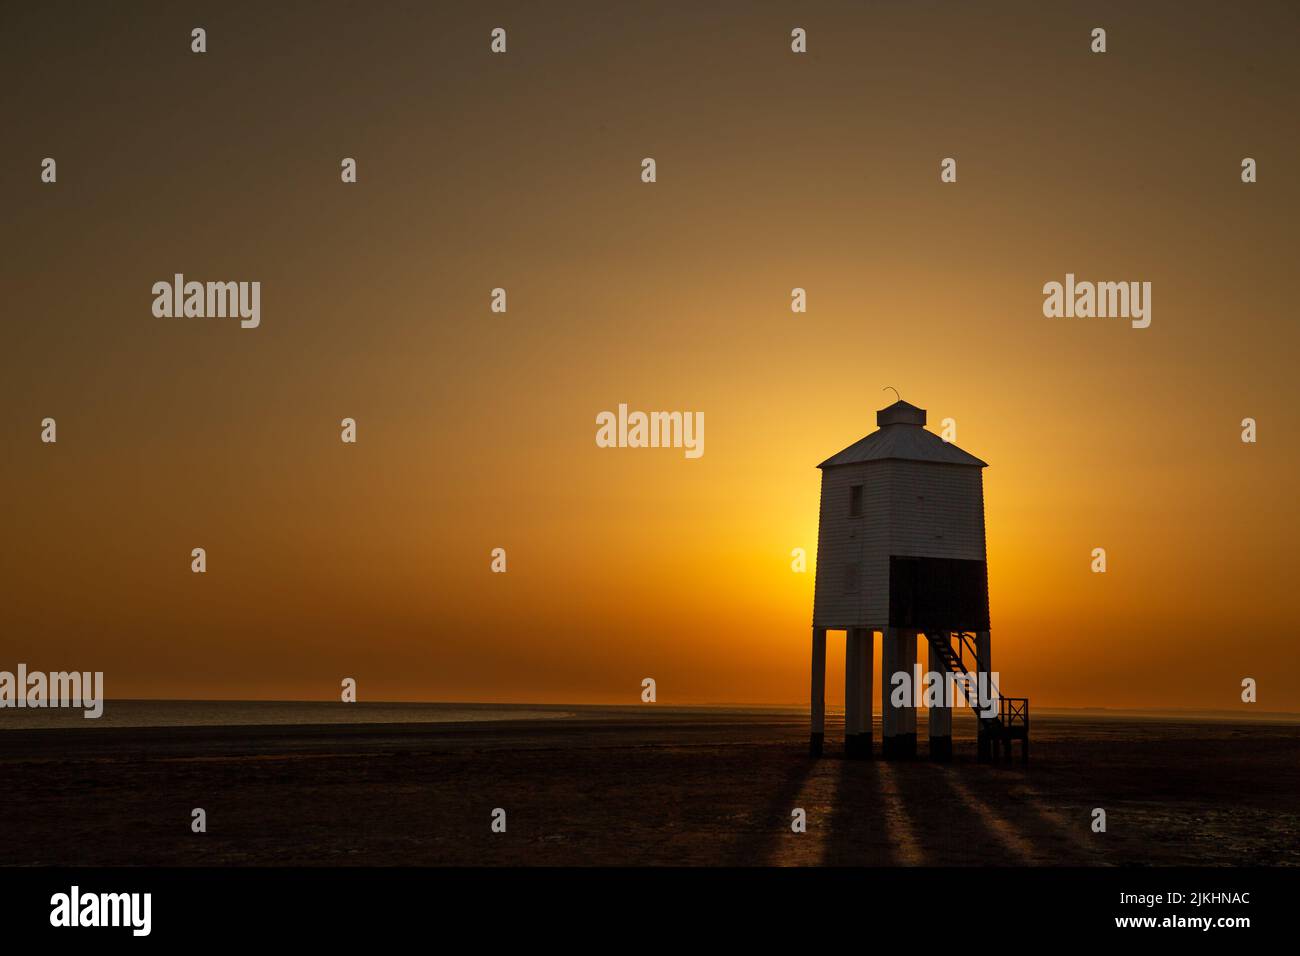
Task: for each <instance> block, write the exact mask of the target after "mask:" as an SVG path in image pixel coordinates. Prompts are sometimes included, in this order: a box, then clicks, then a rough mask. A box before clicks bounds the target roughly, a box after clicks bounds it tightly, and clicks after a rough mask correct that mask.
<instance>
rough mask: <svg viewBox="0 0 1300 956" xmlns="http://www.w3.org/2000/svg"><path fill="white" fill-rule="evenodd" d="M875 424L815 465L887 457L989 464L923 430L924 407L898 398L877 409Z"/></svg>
mask: <svg viewBox="0 0 1300 956" xmlns="http://www.w3.org/2000/svg"><path fill="white" fill-rule="evenodd" d="M876 424H877V425H879V426H880V427H879V428H877V429H876V430H875V431H874V432H872V433H871V434H870V435H868V436H867V437H866V438H863V439H862V440H861V441H856V442H854V443H853V444H852V445H850V446H849V447H848V448H846V449H844V450H843V451H842V452H840V453H839V454H838V455H832V456H831V457H830V458H827V459H826V460H825V461H824V462H822V463H821V464H820V465H818V466H817V467H818V468H829V467H831V466H833V465H856V464H858V463H859V462H863V461H880V460H883V459H886V458H901V459H905V460H907V461H937V462H944V463H946V464H950V465H975V466H976V467H978V468H987V467H988V463H987V462H983V461H980V460H979V459H978V458H976V457H975V456H974V455H971V454H969V453H967V452H964V451H962V450H961V449H960V448H958V447H957V446H956V445H954V444H953V443H952V442H946V441H944V440H943V439H942V438H940V437H939V436H938V435H936V434H935V433H934V432H929V431H926V430H925V409H924V408H917V407H916V406H915V405H909V404H908V403H907V402H904V401H902V400H899V401H897V402H894V404H892V405H890V406H889V407H888V408H882V409H881V410H880V411H878V412H876Z"/></svg>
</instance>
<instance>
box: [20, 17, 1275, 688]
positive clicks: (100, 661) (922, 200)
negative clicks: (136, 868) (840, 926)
mask: <svg viewBox="0 0 1300 956" xmlns="http://www.w3.org/2000/svg"><path fill="white" fill-rule="evenodd" d="M1127 7H1128V5H1124V4H1113V5H1106V4H1101V5H1097V4H1090V5H1088V6H1087V8H1086V12H1083V11H1084V8H1083V7H1081V6H1080V7H1078V8H1061V9H1054V10H1053V11H1052V12H1050V14H1048V13H1044V11H1043V10H1042V8H1041V7H1040V6H1038V5H1030V4H1025V5H1016V4H1007V5H999V6H998V7H997V8H996V9H995V10H991V11H979V12H976V11H974V10H973V9H972V8H971V7H969V6H968V5H952V6H945V5H940V4H928V5H923V6H922V5H908V6H902V5H900V6H899V7H897V8H891V9H867V8H863V7H861V6H859V5H856V4H823V5H817V6H814V7H813V8H812V9H811V10H810V11H809V12H807V13H795V12H792V11H791V10H790V9H788V8H787V6H786V5H783V4H776V3H769V4H756V5H754V6H753V8H752V10H751V8H750V7H749V6H746V8H745V9H746V10H747V11H751V12H747V13H746V15H745V16H744V17H740V16H738V15H734V14H726V15H724V14H723V13H721V12H719V13H709V12H706V11H701V10H698V9H695V8H694V6H693V5H691V6H683V7H682V8H681V10H680V11H676V10H675V9H674V8H672V7H666V8H655V9H643V10H639V11H634V10H627V9H620V10H618V11H617V12H615V11H613V10H610V9H607V8H604V7H602V6H599V5H581V4H575V5H573V6H572V7H569V8H566V9H565V10H563V11H543V10H539V9H537V8H536V7H535V5H531V4H507V5H504V6H498V7H496V8H494V9H493V10H492V11H488V12H481V13H479V12H464V11H462V12H461V13H459V14H454V15H453V14H447V13H445V12H444V13H443V14H440V15H435V13H434V12H431V11H430V10H426V9H423V8H422V7H418V6H415V5H412V6H410V7H403V8H394V10H392V11H389V12H388V13H386V14H385V15H384V17H383V19H372V17H371V16H369V15H367V14H366V13H365V10H366V9H367V8H365V7H363V6H351V5H349V6H343V5H333V4H319V5H312V6H311V7H309V8H303V11H304V12H299V13H293V12H289V11H285V10H280V11H264V10H260V9H259V8H258V7H257V6H256V5H246V6H238V5H236V6H233V7H231V8H230V9H226V8H225V7H223V8H222V11H221V12H217V13H214V12H212V11H210V10H207V9H204V8H200V9H201V10H202V12H201V13H200V12H191V11H187V10H186V9H185V8H184V6H183V5H182V6H179V7H178V6H176V5H171V4H166V5H162V4H159V5H158V6H157V10H156V11H155V12H154V13H153V14H152V15H141V17H140V18H139V19H132V20H131V21H130V22H127V21H125V20H121V19H119V18H118V17H115V16H114V14H113V12H112V11H111V10H108V9H103V10H97V9H91V10H89V11H87V12H82V13H79V14H75V15H71V14H68V13H66V11H65V12H63V13H60V12H59V11H57V10H56V11H55V12H53V13H46V14H42V13H39V12H37V13H33V12H25V13H24V14H22V15H21V17H22V18H25V19H22V20H21V22H20V23H18V24H17V25H16V27H15V29H14V30H7V31H6V32H5V36H4V37H3V39H0V46H2V49H0V53H3V55H4V58H5V59H6V61H10V62H16V63H17V65H18V66H19V70H18V73H17V75H18V76H20V78H21V79H20V86H19V97H18V103H17V108H16V115H15V116H14V118H13V119H12V120H11V121H10V122H9V124H8V126H9V128H10V130H11V136H10V137H8V142H9V146H8V148H7V149H6V150H4V152H3V156H2V157H0V189H2V190H3V195H4V199H5V209H6V220H7V222H6V225H7V228H6V230H5V260H6V264H7V265H6V270H5V271H6V282H5V288H6V298H7V303H6V309H5V313H6V315H5V320H4V331H3V335H4V349H3V358H0V363H2V364H3V370H4V375H3V377H2V380H0V399H3V403H2V404H0V429H2V430H0V449H2V451H0V455H2V456H3V466H2V467H0V481H3V483H4V491H5V494H4V500H5V502H6V506H5V510H6V512H8V517H9V519H10V520H9V522H7V524H8V526H9V529H10V530H9V531H7V532H6V533H5V534H4V535H3V536H2V537H0V581H2V582H3V588H4V590H5V595H4V601H3V611H2V612H0V613H2V614H3V618H2V619H0V620H2V621H3V623H2V624H0V669H12V667H13V666H15V665H16V664H17V663H18V662H19V661H23V662H26V663H28V664H29V666H31V667H32V668H34V669H39V668H43V669H48V670H58V669H74V668H75V669H80V670H103V671H104V672H105V681H106V686H107V689H108V693H109V695H110V696H114V697H125V696H148V697H238V698H245V697H303V698H332V697H334V696H336V694H337V688H338V684H339V681H340V680H341V679H342V678H343V677H345V676H351V677H355V678H356V679H357V680H358V683H359V691H360V696H361V699H363V700H366V699H370V700H378V699H429V700H444V699H448V700H501V701H544V702H628V703H633V702H636V701H637V700H638V699H639V691H640V682H641V679H642V678H643V677H654V678H655V679H656V681H657V683H658V692H659V700H660V702H661V703H665V704H671V703H702V702H725V703H759V702H767V703H777V702H780V703H797V702H800V701H806V700H807V694H808V691H807V683H808V680H807V671H808V642H809V640H808V639H809V621H810V616H811V605H812V584H813V573H812V571H813V569H812V567H810V568H809V571H808V573H807V574H802V575H800V574H794V573H792V572H791V570H790V551H791V549H792V548H795V547H803V548H806V549H808V551H809V553H810V555H811V554H813V553H815V547H816V529H817V496H818V481H819V473H818V472H817V471H816V468H815V465H816V463H817V462H819V461H821V460H823V459H824V458H826V457H828V456H829V455H831V454H833V453H834V452H836V451H839V450H840V449H841V448H843V447H844V446H846V445H848V444H850V443H851V442H853V441H855V440H857V439H858V438H860V437H862V436H863V435H864V434H866V433H867V432H868V431H870V430H871V429H872V428H874V412H875V409H877V408H879V407H881V406H883V405H885V404H887V403H888V402H890V401H892V400H893V397H892V393H885V392H883V391H882V386H884V385H893V386H897V387H898V388H899V389H900V390H901V392H902V395H903V397H904V398H906V399H907V400H909V401H911V402H913V403H914V404H917V405H920V406H923V407H925V408H927V409H928V410H929V414H930V421H931V423H932V424H934V423H937V422H939V421H940V420H941V419H943V418H946V417H952V418H954V419H956V421H957V425H958V435H957V441H958V444H960V445H961V446H962V447H963V448H965V449H966V450H968V451H970V452H971V453H973V454H975V455H978V456H979V457H981V458H983V459H984V460H986V461H988V462H989V463H990V467H989V468H988V469H987V470H986V472H985V487H986V513H987V520H988V540H989V563H990V566H989V575H990V597H991V612H992V617H993V635H994V637H993V641H994V645H993V646H994V663H995V666H996V668H997V669H998V670H999V671H1001V673H1002V675H1003V677H1002V683H1003V687H1004V689H1005V690H1006V691H1007V692H1008V693H1013V694H1016V695H1027V696H1029V697H1030V698H1031V699H1032V700H1033V702H1034V704H1035V705H1037V706H1115V707H1120V706H1126V707H1163V706H1172V707H1196V708H1232V707H1239V706H1241V705H1240V703H1239V699H1238V695H1239V692H1240V690H1239V689H1240V681H1241V679H1242V678H1243V677H1247V676H1249V677H1254V678H1256V679H1257V680H1258V682H1259V688H1260V690H1259V704H1258V705H1257V706H1259V707H1260V709H1267V710H1297V709H1300V686H1297V685H1296V684H1295V682H1294V681H1292V680H1291V679H1290V675H1289V673H1288V669H1289V665H1290V664H1291V662H1292V661H1293V660H1294V656H1295V655H1294V653H1293V651H1292V648H1293V647H1294V638H1293V637H1292V636H1291V635H1290V633H1289V624H1288V622H1287V616H1286V615H1287V611H1288V610H1289V608H1290V606H1291V603H1292V600H1291V598H1292V592H1293V591H1294V584H1293V583H1292V582H1291V580H1290V577H1291V574H1292V572H1293V570H1294V568H1295V564H1296V562H1295V556H1294V555H1295V544H1294V542H1295V541H1296V539H1297V534H1298V533H1300V519H1298V518H1297V514H1298V512H1297V509H1296V507H1295V505H1294V495H1295V492H1294V488H1295V476H1296V473H1297V464H1298V463H1300V462H1298V460H1297V452H1296V451H1295V448H1296V441H1295V438H1294V434H1293V433H1294V425H1293V420H1294V417H1295V410H1296V408H1297V407H1300V394H1297V393H1298V392H1300V385H1297V382H1296V378H1295V376H1294V371H1293V365H1294V360H1295V355H1296V351H1297V346H1300V334H1298V333H1297V330H1296V326H1295V317H1294V296H1293V294H1292V291H1291V288H1290V286H1289V282H1290V276H1291V274H1292V273H1293V272H1294V260H1295V222H1296V214H1297V199H1298V198H1300V194H1298V187H1297V185H1296V180H1295V177H1294V176H1292V175H1291V174H1290V170H1289V165H1290V164H1291V161H1292V160H1293V158H1294V156H1295V155H1296V147H1297V135H1296V132H1295V123H1294V116H1295V107H1296V105H1297V104H1296V98H1295V90H1296V89H1297V88H1300V85H1298V84H1297V80H1298V79H1300V77H1298V76H1297V73H1298V72H1300V67H1298V66H1297V64H1296V61H1295V59H1294V56H1293V55H1292V51H1291V39H1292V37H1293V35H1294V29H1293V28H1294V25H1295V16H1294V14H1288V13H1287V12H1286V8H1285V7H1283V6H1281V5H1276V6H1273V5H1267V4H1265V5H1261V6H1260V7H1259V9H1258V11H1257V12H1256V13H1255V14H1254V15H1252V17H1250V18H1245V19H1243V18H1242V17H1241V15H1240V14H1239V13H1237V12H1234V11H1233V10H1231V9H1229V8H1226V7H1222V8H1221V7H1218V6H1216V5H1210V4H1191V5H1188V4H1150V5H1143V9H1142V11H1132V10H1129V9H1128V8H1127ZM306 11H310V12H306ZM1072 11H1073V12H1072ZM1045 17H1050V19H1045ZM1172 20H1176V21H1177V24H1178V29H1177V30H1173V29H1171V28H1170V26H1169V24H1170V22H1171V21H1172ZM1094 21H1095V22H1094ZM199 24H202V25H206V27H207V29H208V32H209V53H207V54H205V55H203V56H196V55H193V54H191V53H190V52H189V39H188V38H189V30H190V28H191V27H192V26H194V25H199ZM498 25H504V26H506V27H507V29H508V30H509V38H510V39H509V43H510V45H509V52H508V54H507V55H505V56H504V57H493V56H491V55H490V54H489V53H488V52H487V37H488V31H489V30H490V29H491V28H492V27H493V26H498ZM795 25H801V26H804V27H805V28H806V29H807V30H808V34H809V48H810V52H809V54H808V55H807V56H806V57H798V56H795V55H793V54H791V53H790V52H789V47H788V35H789V30H790V28H791V27H792V26H795ZM1097 25H1103V26H1106V27H1107V28H1108V30H1109V42H1110V47H1111V50H1110V52H1109V53H1107V54H1105V55H1103V56H1097V55H1093V54H1091V53H1089V52H1088V42H1087V38H1088V33H1089V31H1090V29H1091V28H1092V27H1093V26H1097ZM45 156H53V157H55V158H57V160H58V164H59V166H58V170H59V181H58V183H57V184H55V185H52V186H50V185H42V184H41V183H40V182H39V181H38V173H39V163H40V160H41V158H43V157H45ZM344 156H353V157H356V158H357V160H358V165H359V176H360V181H359V182H358V183H357V184H356V185H351V186H344V185H342V184H341V183H340V182H339V176H338V168H339V161H340V159H341V158H342V157H344ZM644 156H653V157H655V158H656V160H657V162H658V178H659V181H658V182H656V183H655V184H653V185H646V184H643V183H641V182H640V181H639V170H640V160H641V159H642V157H644ZM945 156H953V157H956V158H957V160H958V164H959V167H958V168H959V179H958V182H957V183H956V184H952V185H942V184H940V183H939V179H938V164H939V160H940V159H941V158H943V157H945ZM1243 156H1252V157H1255V158H1256V159H1257V160H1258V161H1259V169H1260V181H1259V182H1258V183H1256V184H1253V185H1249V186H1247V185H1243V184H1242V183H1241V182H1240V181H1239V176H1238V170H1239V164H1240V161H1241V158H1242V157H1243ZM174 272H184V273H185V274H186V275H187V277H189V278H194V279H199V280H208V279H211V280H254V279H256V280H259V281H261V283H262V323H261V327H260V328H258V329H255V330H243V329H240V328H239V327H238V324H237V323H233V322H230V321H225V320H198V319H188V320H187V319H158V318H154V317H153V315H152V314H151V311H150V306H151V302H152V296H151V294H150V288H151V286H152V284H153V283H154V282H155V281H158V280H169V279H170V278H171V276H172V274H173V273H174ZM1066 272H1073V273H1075V274H1076V275H1078V276H1079V277H1080V278H1081V279H1092V280H1116V281H1118V280H1143V281H1150V282H1151V283H1152V285H1153V295H1152V299H1153V303H1152V304H1153V316H1152V324H1151V327H1150V328H1148V329H1144V330H1136V329H1132V328H1130V327H1129V326H1128V324H1127V322H1124V321H1122V320H1113V319H1073V320H1066V319H1055V320H1054V319H1046V318H1044V317H1043V315H1042V310H1041V309H1042V293H1041V289H1042V285H1043V283H1045V282H1048V281H1052V280H1056V281H1060V280H1062V279H1063V278H1064V275H1065V273H1066ZM496 286H504V287H506V288H507V290H508V294H509V312H508V313H507V314H505V315H494V314H492V313H490V312H489V311H488V302H489V291H490V290H491V289H492V288H493V287H496ZM794 286H801V287H804V288H806V289H807V290H808V296H809V310H808V312H807V314H805V315H793V314H792V313H791V312H790V309H789V297H790V290H791V288H792V287H794ZM620 402H626V403H628V404H629V405H630V406H631V407H632V408H634V409H644V410H660V409H665V410H668V409H677V410H691V411H703V412H704V413H705V417H706V421H707V427H706V451H705V454H704V456H703V457H702V458H700V459H698V460H694V461H691V460H687V459H685V458H684V457H683V456H682V453H681V452H680V451H673V450H608V449H599V448H597V447H596V445H595V442H594V436H595V415H596V414H597V413H598V412H600V411H603V410H607V409H616V408H617V406H618V404H619V403H620ZM45 416H53V417H55V418H56V419H57V421H58V429H59V432H58V434H59V441H58V444H57V445H54V446H48V445H43V444H41V443H40V441H39V423H40V421H41V419H42V418H44V417H45ZM345 416H350V417H353V418H355V419H356V420H357V422H358V424H359V436H360V440H359V442H358V444H357V445H355V446H347V445H343V444H342V443H340V441H339V438H338V422H339V420H340V419H341V418H343V417H345ZM1245 416H1253V417H1255V418H1256V419H1257V420H1258V421H1259V436H1260V437H1259V442H1258V443H1257V444H1255V445H1246V444H1243V443H1242V442H1241V441H1240V440H1239V433H1240V425H1239V423H1240V421H1241V419H1242V418H1243V417H1245ZM194 547H204V548H206V549H207V552H208V561H209V571H208V573H207V574H206V575H194V574H191V573H190V570H189V562H190V557H189V554H190V549H191V548H194ZM494 547H504V548H506V549H507V553H508V560H509V571H508V573H506V574H504V575H494V574H491V573H490V572H489V554H490V552H491V550H492V549H493V548H494ZM1094 547H1105V548H1106V549H1107V552H1108V555H1109V565H1110V570H1109V572H1108V573H1107V574H1105V575H1094V574H1092V573H1090V571H1089V561H1090V552H1091V550H1092V549H1093V548H1094ZM831 647H832V652H833V654H834V653H842V645H841V644H840V642H839V639H838V637H837V638H836V640H834V641H832V645H831ZM837 663H838V667H839V668H840V669H842V661H839V662H837ZM835 667H836V664H835V663H833V664H832V670H833V672H834V670H835ZM835 679H836V678H835V677H832V685H831V686H832V688H833V690H832V693H833V694H838V692H839V691H838V689H837V688H836V687H835V683H834V682H835Z"/></svg>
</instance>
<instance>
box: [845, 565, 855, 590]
mask: <svg viewBox="0 0 1300 956" xmlns="http://www.w3.org/2000/svg"><path fill="white" fill-rule="evenodd" d="M857 589H858V566H857V565H856V564H846V565H844V593H845V594H852V593H854V592H856V591H857Z"/></svg>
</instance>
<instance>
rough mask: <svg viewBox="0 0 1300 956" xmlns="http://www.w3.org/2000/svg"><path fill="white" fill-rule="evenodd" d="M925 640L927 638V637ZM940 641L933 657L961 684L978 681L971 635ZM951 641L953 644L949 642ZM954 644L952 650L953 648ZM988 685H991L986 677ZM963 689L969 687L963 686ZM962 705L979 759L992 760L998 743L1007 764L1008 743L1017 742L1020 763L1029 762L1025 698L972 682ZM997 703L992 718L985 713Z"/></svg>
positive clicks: (964, 633) (951, 634)
mask: <svg viewBox="0 0 1300 956" xmlns="http://www.w3.org/2000/svg"><path fill="white" fill-rule="evenodd" d="M927 637H928V635H927ZM944 638H945V639H944V640H935V641H933V642H931V644H930V646H931V647H932V648H933V649H934V652H935V656H936V657H938V658H939V660H940V661H941V662H942V663H943V665H944V667H946V668H947V669H948V670H949V671H951V672H952V673H953V674H956V675H958V676H960V677H961V678H963V680H965V679H966V678H967V676H968V675H972V674H974V675H976V677H978V671H979V668H978V665H977V661H978V658H977V657H976V654H975V644H974V640H975V635H974V634H972V633H970V632H968V631H957V632H949V633H947V634H944ZM952 638H955V639H956V640H955V642H954V641H953V640H952ZM954 643H955V647H954ZM967 652H969V653H970V658H971V662H972V663H971V665H970V666H967V664H966V653H967ZM988 683H989V684H990V685H991V684H992V677H991V676H990V678H989V681H988ZM963 686H969V684H965V685H963ZM990 689H991V691H992V699H988V695H987V694H986V691H988V690H990ZM966 702H967V703H968V704H970V707H971V710H972V711H974V713H975V720H976V721H977V724H978V728H979V731H978V733H979V751H978V752H979V759H980V760H992V759H993V758H994V756H995V755H996V754H997V752H998V748H999V743H1000V745H1001V750H1002V756H1003V758H1004V759H1006V760H1008V761H1010V759H1011V741H1013V740H1019V741H1020V760H1021V762H1022V763H1028V762H1029V698H1028V697H1003V696H1002V694H1001V692H1000V691H999V690H998V688H997V687H981V686H980V684H979V681H978V680H976V682H975V687H974V688H973V694H966ZM994 702H996V703H997V713H996V715H990V714H989V713H988V711H989V710H990V709H991V705H992V704H993V703H994Z"/></svg>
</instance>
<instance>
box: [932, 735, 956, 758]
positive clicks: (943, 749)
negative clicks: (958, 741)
mask: <svg viewBox="0 0 1300 956" xmlns="http://www.w3.org/2000/svg"><path fill="white" fill-rule="evenodd" d="M930 759H931V760H939V761H942V762H944V763H947V762H948V761H950V760H952V738H951V737H931V738H930Z"/></svg>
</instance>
